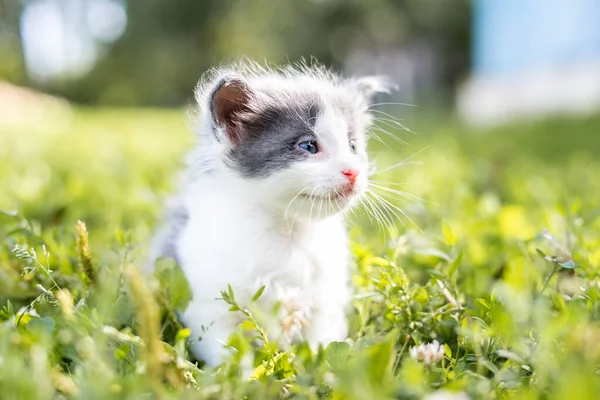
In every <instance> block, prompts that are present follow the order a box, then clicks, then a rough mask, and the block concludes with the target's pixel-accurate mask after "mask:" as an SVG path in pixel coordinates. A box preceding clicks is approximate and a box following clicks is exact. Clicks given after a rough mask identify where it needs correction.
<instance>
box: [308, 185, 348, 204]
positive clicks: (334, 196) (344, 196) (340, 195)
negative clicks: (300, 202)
mask: <svg viewBox="0 0 600 400" xmlns="http://www.w3.org/2000/svg"><path fill="white" fill-rule="evenodd" d="M354 193H355V192H354V189H353V188H351V187H350V188H347V189H342V190H338V191H335V192H333V193H328V194H326V195H320V194H309V193H301V194H300V197H302V198H305V199H308V200H311V201H315V200H319V201H323V200H326V201H340V200H348V199H349V198H350V197H352V196H353V195H354Z"/></svg>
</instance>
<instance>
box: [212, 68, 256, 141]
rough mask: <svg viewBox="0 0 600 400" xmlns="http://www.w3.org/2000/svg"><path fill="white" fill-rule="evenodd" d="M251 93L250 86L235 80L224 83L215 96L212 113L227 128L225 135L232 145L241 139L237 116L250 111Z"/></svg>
mask: <svg viewBox="0 0 600 400" xmlns="http://www.w3.org/2000/svg"><path fill="white" fill-rule="evenodd" d="M250 96H251V92H250V89H249V88H248V86H247V85H246V84H245V83H243V82H242V81H240V80H237V79H234V80H230V81H228V82H225V83H223V84H222V85H221V86H220V87H219V88H218V89H217V90H216V91H215V93H214V94H213V98H212V113H213V118H214V119H215V121H216V122H217V123H218V124H219V125H221V126H222V127H224V128H225V133H226V134H227V137H228V138H229V140H231V142H232V143H234V144H237V143H239V141H240V139H241V132H240V131H241V129H242V127H241V126H240V124H239V121H238V119H237V116H239V114H240V113H242V112H245V111H249V108H248V103H249V101H250Z"/></svg>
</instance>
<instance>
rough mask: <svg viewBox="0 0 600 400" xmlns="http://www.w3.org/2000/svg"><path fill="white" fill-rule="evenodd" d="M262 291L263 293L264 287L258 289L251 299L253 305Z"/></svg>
mask: <svg viewBox="0 0 600 400" xmlns="http://www.w3.org/2000/svg"><path fill="white" fill-rule="evenodd" d="M264 291H265V285H263V286H262V287H261V288H260V289H258V292H256V294H255V295H254V297H252V303H254V302H255V301H256V300H258V299H259V297H260V296H261V295H262V294H263V292H264Z"/></svg>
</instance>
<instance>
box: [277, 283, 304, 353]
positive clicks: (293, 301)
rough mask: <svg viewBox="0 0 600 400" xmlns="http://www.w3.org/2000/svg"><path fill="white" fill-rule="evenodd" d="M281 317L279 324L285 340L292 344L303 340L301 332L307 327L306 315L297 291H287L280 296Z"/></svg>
mask: <svg viewBox="0 0 600 400" xmlns="http://www.w3.org/2000/svg"><path fill="white" fill-rule="evenodd" d="M281 306H282V311H283V315H282V316H281V318H280V320H279V323H280V326H281V328H282V330H283V334H284V336H285V339H286V340H287V341H288V342H292V341H293V340H294V339H300V340H303V337H302V336H303V335H302V331H303V329H304V328H305V327H306V326H308V324H309V322H308V315H307V312H306V310H305V309H304V308H303V307H302V304H301V302H300V299H299V291H297V290H288V291H287V292H286V293H285V294H284V295H283V296H281Z"/></svg>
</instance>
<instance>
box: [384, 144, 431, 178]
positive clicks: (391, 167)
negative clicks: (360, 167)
mask: <svg viewBox="0 0 600 400" xmlns="http://www.w3.org/2000/svg"><path fill="white" fill-rule="evenodd" d="M427 149H429V146H426V147H424V148H423V149H421V150H419V151H417V152H416V153H415V154H413V155H412V156H410V157H408V158H406V159H404V160H402V161H400V162H399V163H397V164H394V165H392V166H390V167H387V168H384V169H382V170H380V171H377V172H375V174H382V173H384V172H387V171H389V170H391V169H394V168H397V167H400V166H403V165H410V164H411V163H408V161H410V160H412V159H413V158H415V157H416V156H418V155H419V154H421V153H422V152H424V151H425V150H427ZM412 164H414V162H413V163H412Z"/></svg>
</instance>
